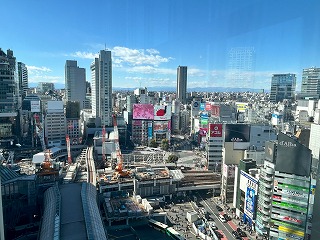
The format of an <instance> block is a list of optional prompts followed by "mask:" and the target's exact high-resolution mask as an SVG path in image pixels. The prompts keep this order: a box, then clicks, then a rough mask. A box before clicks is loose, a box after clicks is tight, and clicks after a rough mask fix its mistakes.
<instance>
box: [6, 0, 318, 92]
mask: <svg viewBox="0 0 320 240" xmlns="http://www.w3.org/2000/svg"><path fill="white" fill-rule="evenodd" d="M0 5H1V8H2V11H1V19H2V24H1V36H0V47H1V48H2V49H3V50H6V49H8V48H10V49H12V50H13V51H14V54H15V56H16V57H17V60H18V61H22V62H24V63H25V64H26V65H28V68H29V82H30V85H33V86H34V85H35V84H36V83H37V82H40V81H48V82H54V83H58V84H59V85H60V86H61V84H64V65H65V61H66V60H71V59H72V60H77V61H78V65H79V66H80V67H84V68H86V73H87V80H88V81H91V80H90V63H91V62H92V60H93V58H94V57H95V56H96V54H97V53H98V51H99V50H100V49H104V48H105V46H106V47H107V49H109V50H111V51H112V54H113V86H114V87H139V86H142V87H150V86H172V87H174V86H176V68H177V66H179V65H184V66H188V87H190V88H192V87H197V86H201V87H204V86H206V87H221V86H225V87H230V83H229V82H228V81H226V73H227V70H228V66H227V62H228V58H227V53H228V51H229V50H230V49H231V48H236V47H254V49H255V61H254V71H252V72H250V74H252V79H253V81H254V84H253V85H254V86H253V87H254V88H264V89H269V88H270V82H271V75H272V74H273V73H288V72H290V73H296V74H297V81H298V86H297V90H300V83H301V72H302V69H303V68H307V67H311V66H320V64H319V63H320V57H319V53H320V16H319V12H320V1H317V0H201V1H199V0H192V1H191V0H161V1H159V0H158V1H153V0H146V1H136V0H127V1H124V0H108V1H107V0H100V1H96V0H93V1H88V0H87V1H84V0H77V1H75V0H68V1H62V0H57V1H38V0H28V1H25V0H14V1H4V0H1V1H0ZM241 86H243V83H240V82H236V83H233V84H232V87H241Z"/></svg>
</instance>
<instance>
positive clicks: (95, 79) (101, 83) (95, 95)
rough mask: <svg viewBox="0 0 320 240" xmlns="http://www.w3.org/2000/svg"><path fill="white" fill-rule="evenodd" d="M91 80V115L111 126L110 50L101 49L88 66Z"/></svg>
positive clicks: (102, 123) (103, 123)
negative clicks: (97, 56)
mask: <svg viewBox="0 0 320 240" xmlns="http://www.w3.org/2000/svg"><path fill="white" fill-rule="evenodd" d="M90 69H91V82H92V115H93V117H96V118H101V125H105V126H112V125H113V124H112V59H111V51H106V50H101V51H100V54H99V58H95V60H94V61H93V63H92V64H91V66H90Z"/></svg>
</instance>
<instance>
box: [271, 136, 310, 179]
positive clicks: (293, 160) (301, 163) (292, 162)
mask: <svg viewBox="0 0 320 240" xmlns="http://www.w3.org/2000/svg"><path fill="white" fill-rule="evenodd" d="M275 170H276V171H279V172H282V173H288V174H295V175H298V176H310V171H311V150H310V149H309V148H307V147H305V146H304V145H302V144H301V143H299V142H298V141H297V140H295V139H293V138H290V137H289V136H288V135H286V134H283V133H281V132H280V133H279V135H278V145H277V161H276V167H275Z"/></svg>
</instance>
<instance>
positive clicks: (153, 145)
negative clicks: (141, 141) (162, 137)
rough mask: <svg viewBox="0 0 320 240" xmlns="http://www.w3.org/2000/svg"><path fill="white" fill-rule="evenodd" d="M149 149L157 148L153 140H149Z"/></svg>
mask: <svg viewBox="0 0 320 240" xmlns="http://www.w3.org/2000/svg"><path fill="white" fill-rule="evenodd" d="M149 147H152V148H156V147H158V143H157V142H156V140H155V139H151V141H150V143H149Z"/></svg>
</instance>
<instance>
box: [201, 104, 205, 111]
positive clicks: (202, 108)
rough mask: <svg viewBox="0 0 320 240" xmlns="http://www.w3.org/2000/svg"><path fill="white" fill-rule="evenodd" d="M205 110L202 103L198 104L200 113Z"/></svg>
mask: <svg viewBox="0 0 320 240" xmlns="http://www.w3.org/2000/svg"><path fill="white" fill-rule="evenodd" d="M204 109H205V104H204V103H200V111H203V110H204Z"/></svg>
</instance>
